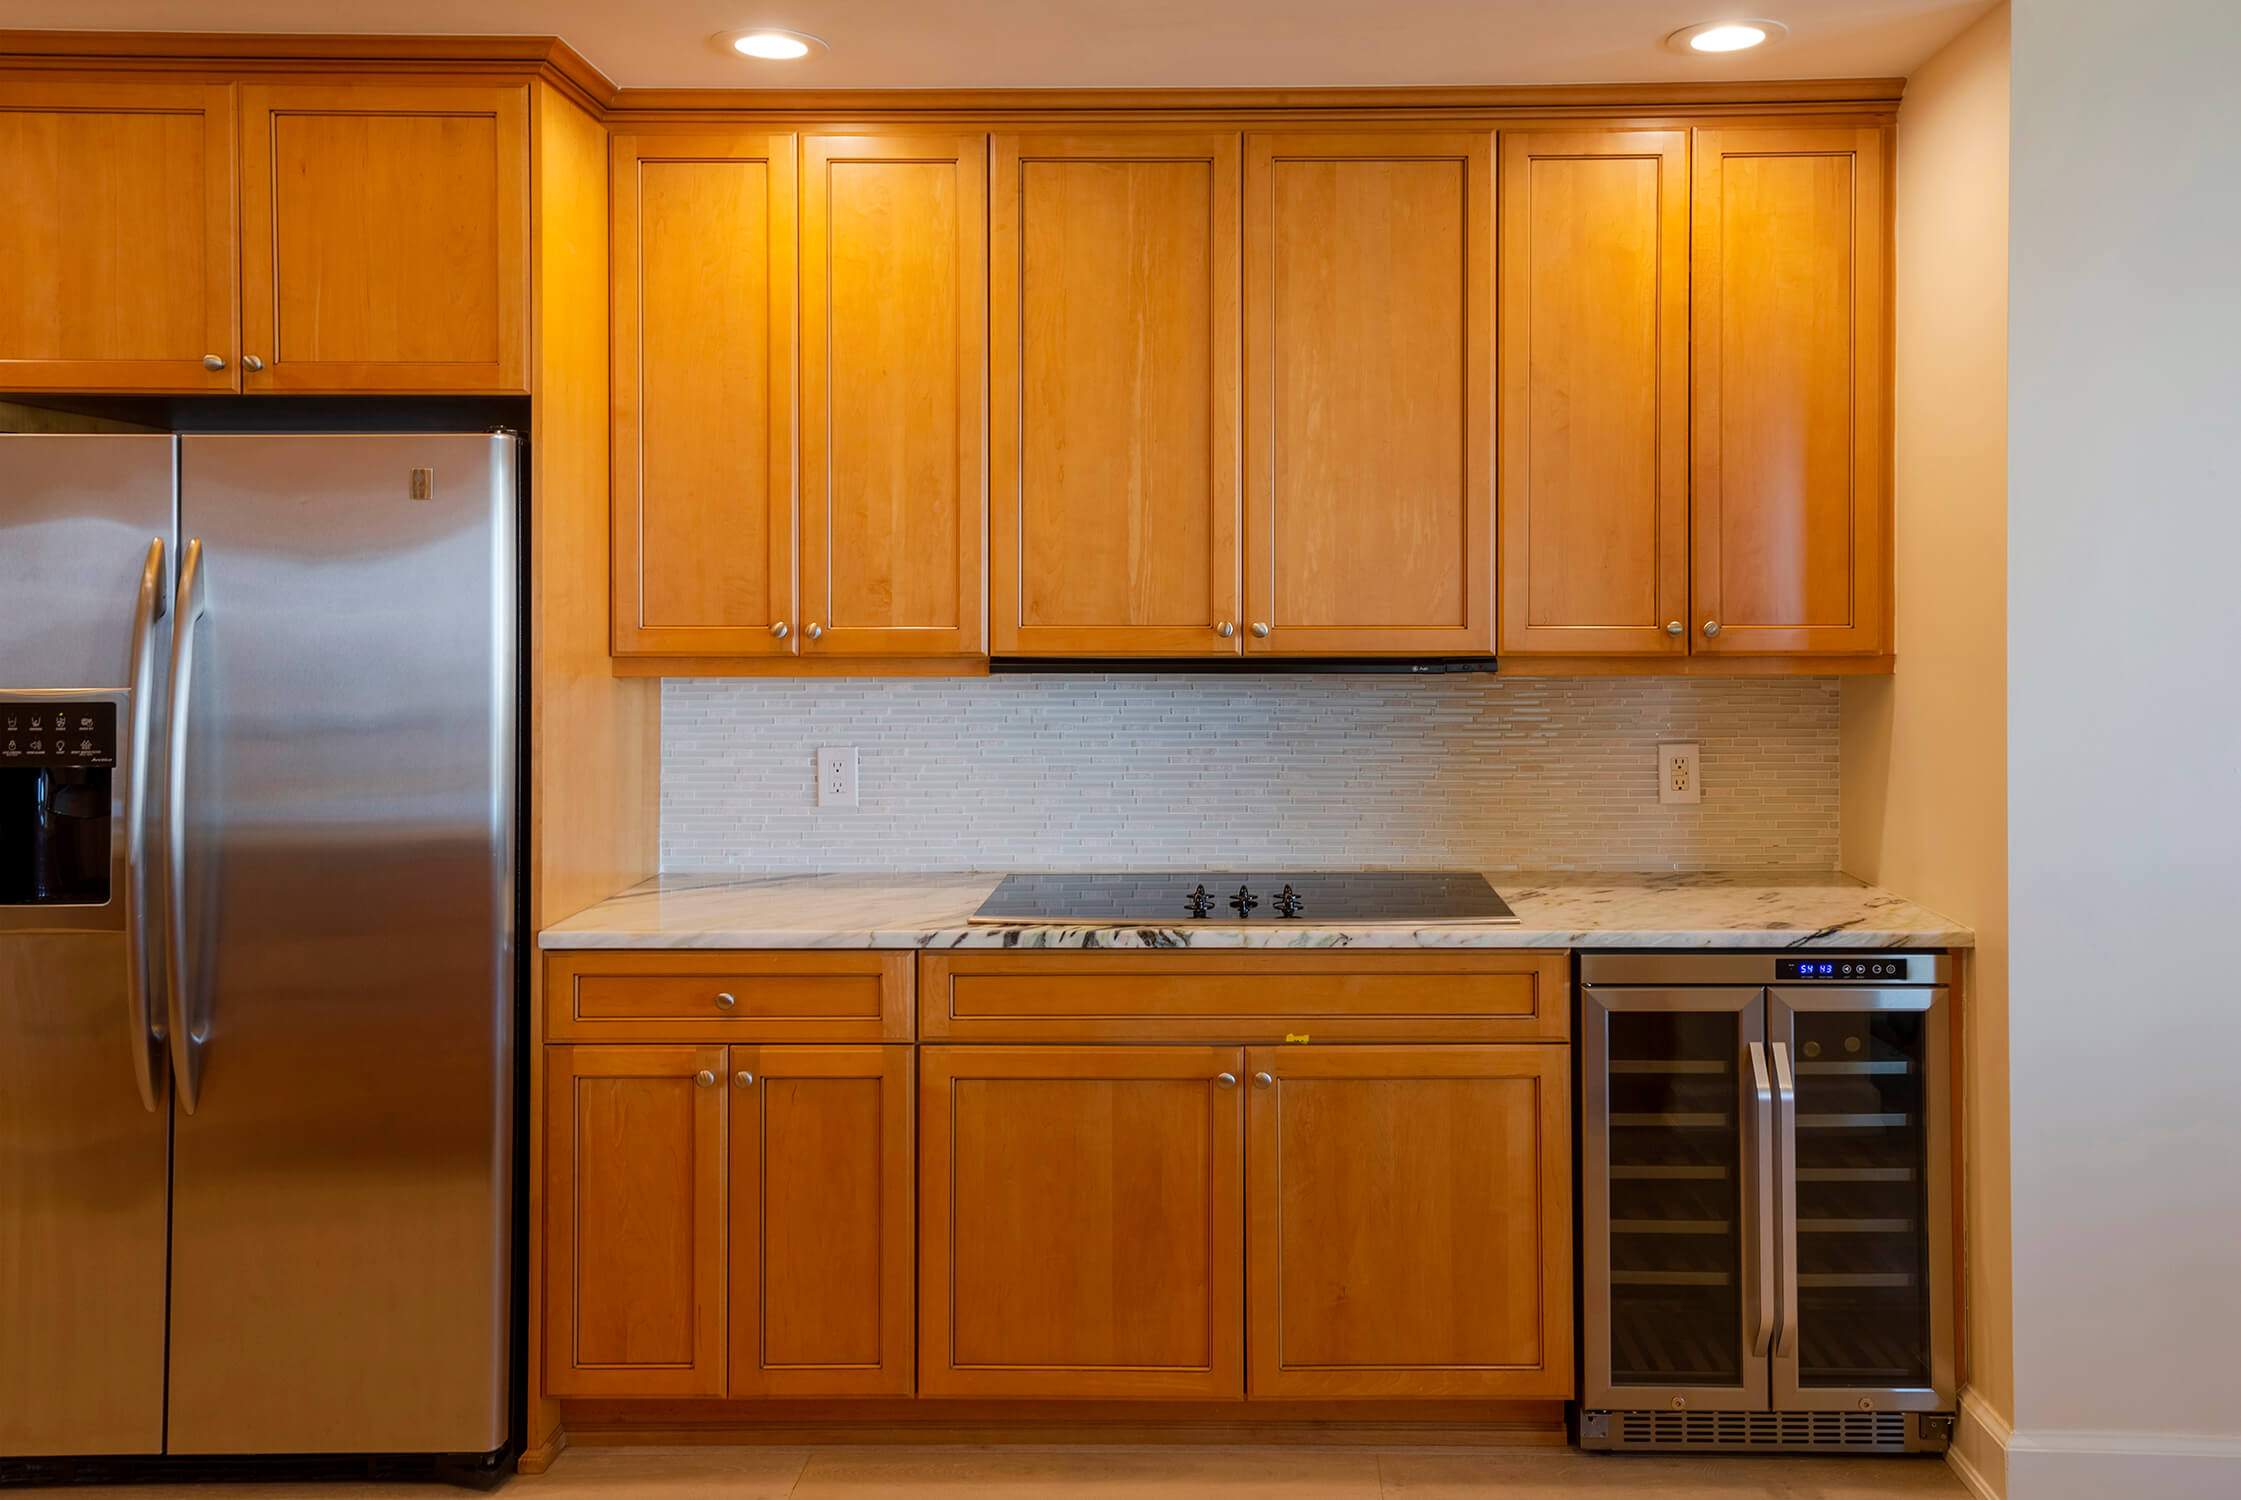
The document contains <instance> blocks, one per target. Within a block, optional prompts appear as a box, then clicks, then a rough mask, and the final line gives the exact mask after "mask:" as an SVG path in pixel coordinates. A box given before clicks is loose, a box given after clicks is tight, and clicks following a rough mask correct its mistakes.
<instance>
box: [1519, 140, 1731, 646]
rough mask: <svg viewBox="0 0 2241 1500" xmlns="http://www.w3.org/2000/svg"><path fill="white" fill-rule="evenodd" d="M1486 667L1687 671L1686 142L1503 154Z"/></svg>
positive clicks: (1540, 147) (1526, 147)
mask: <svg viewBox="0 0 2241 1500" xmlns="http://www.w3.org/2000/svg"><path fill="white" fill-rule="evenodd" d="M1501 192H1502V314H1501V325H1502V362H1501V384H1502V398H1501V407H1502V410H1501V419H1502V429H1501V441H1500V444H1499V452H1500V454H1501V469H1502V493H1501V505H1500V511H1501V533H1502V547H1501V554H1502V566H1501V580H1502V582H1501V595H1502V635H1501V649H1502V654H1503V655H1505V656H1507V655H1511V654H1529V653H1543V652H1553V653H1566V652H1569V653H1577V654H1592V655H1604V656H1610V655H1626V656H1685V655H1687V654H1688V648H1689V643H1688V629H1687V625H1686V620H1687V617H1688V553H1689V540H1688V516H1689V503H1688V409H1689V403H1688V337H1689V328H1688V316H1689V303H1688V299H1689V194H1688V132H1687V131H1685V130H1628V131H1617V130H1601V131H1508V132H1504V134H1503V136H1502V174H1501Z"/></svg>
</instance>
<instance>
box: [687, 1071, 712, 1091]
mask: <svg viewBox="0 0 2241 1500" xmlns="http://www.w3.org/2000/svg"><path fill="white" fill-rule="evenodd" d="M693 1082H695V1083H697V1084H699V1085H700V1086H701V1087H702V1088H704V1089H712V1088H714V1087H715V1086H716V1075H715V1074H714V1073H711V1072H710V1071H708V1069H706V1068H702V1069H701V1070H700V1071H699V1072H697V1073H695V1074H693Z"/></svg>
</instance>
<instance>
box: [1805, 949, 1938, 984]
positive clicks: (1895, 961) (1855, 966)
mask: <svg viewBox="0 0 2241 1500" xmlns="http://www.w3.org/2000/svg"><path fill="white" fill-rule="evenodd" d="M1916 963H1920V964H1922V966H1923V972H1922V973H1921V974H1919V975H1917V974H1916V973H1915V972H1914V971H1913V965H1914V964H1916ZM1929 968H1930V964H1929V960H1927V959H1912V958H1908V957H1905V956H1903V955H1902V956H1899V957H1896V958H1778V959H1776V960H1775V961H1774V977H1775V978H1776V979H1778V980H1780V981H1782V982H1784V983H1789V982H1791V981H1798V982H1804V981H1811V980H1818V981H1821V982H1822V983H1826V984H1858V983H1859V982H1860V981H1861V980H1863V979H1865V980H1868V981H1870V982H1880V983H1883V984H1905V983H1907V982H1908V981H1909V980H1913V979H1917V978H1919V979H1923V980H1927V979H1928V978H1929V977H1930V974H1929Z"/></svg>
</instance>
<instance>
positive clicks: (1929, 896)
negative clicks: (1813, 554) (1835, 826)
mask: <svg viewBox="0 0 2241 1500" xmlns="http://www.w3.org/2000/svg"><path fill="white" fill-rule="evenodd" d="M2007 256H2008V7H2007V6H2005V5H2002V6H2000V7H1999V8H1998V9H1997V10H1994V11H1993V12H1991V13H1990V14H1989V15H1987V16H1986V17H1985V18H1984V19H1983V20H1982V21H1980V22H1978V23H1977V24H1976V25H1975V26H1972V27H1971V28H1970V29H1969V30H1968V31H1966V32H1964V33H1962V34H1961V35H1960V36H1959V37H1957V38H1955V39H1954V41H1953V42H1952V43H1951V44H1950V45H1948V46H1947V47H1946V48H1945V49H1944V50H1943V51H1941V52H1940V53H1938V55H1937V56H1936V57H1934V58H1932V59H1931V60H1930V61H1929V62H1928V63H1926V64H1924V65H1923V67H1922V68H1920V69H1919V70H1918V71H1916V73H1915V74H1914V75H1913V77H1912V79H1911V80H1910V81H1909V82H1908V84H1907V91H1906V100H1905V103H1904V104H1903V105H1902V106H1901V108H1900V111H1899V159H1898V246H1897V268H1898V269H1897V283H1898V317H1897V330H1898V338H1897V342H1898V348H1897V365H1896V371H1897V375H1896V386H1897V402H1896V407H1895V412H1896V420H1897V432H1896V439H1897V455H1896V464H1895V467H1894V471H1893V473H1894V479H1895V485H1896V506H1897V587H1898V597H1899V610H1898V671H1897V674H1896V675H1895V676H1893V677H1889V678H1851V679H1848V680H1847V681H1846V683H1845V686H1844V699H1843V710H1842V729H1841V742H1842V770H1841V778H1842V787H1843V810H1842V815H1841V824H1842V826H1841V834H1840V838H1841V854H1840V860H1841V863H1842V865H1843V867H1844V868H1845V869H1846V870H1848V871H1850V872H1851V873H1853V874H1855V875H1858V876H1861V877H1862V878H1864V879H1867V880H1872V881H1874V882H1876V883H1877V884H1879V885H1885V886H1889V887H1891V888H1893V889H1895V890H1898V891H1900V892H1903V893H1904V894H1905V895H1907V896H1909V897H1912V898H1913V899H1915V900H1917V901H1920V902H1922V903H1923V904H1925V905H1927V906H1929V907H1931V908H1933V909H1935V910H1937V911H1940V912H1943V913H1945V914H1946V915H1948V916H1951V917H1954V918H1956V919H1958V920H1960V921H1963V922H1966V923H1967V924H1968V925H1970V926H1971V927H1974V928H1975V929H1976V931H1977V934H1978V944H1979V946H1978V948H1977V953H1976V961H1975V962H1974V963H1973V965H1971V967H1970V969H1969V974H1968V978H1969V984H1968V988H1967V993H1966V997H1965V1002H1964V1010H1963V1026H1964V1043H1963V1046H1964V1051H1965V1063H1964V1067H1965V1073H1964V1088H1965V1090H1966V1110H1967V1116H1968V1118H1967V1122H1966V1135H1965V1138H1964V1146H1963V1150H1964V1153H1965V1157H1966V1187H1965V1190H1964V1191H1965V1194H1966V1197H1965V1220H1966V1223H1965V1230H1964V1234H1965V1244H1966V1251H1965V1253H1966V1255H1967V1259H1968V1271H1967V1293H1966V1295H1967V1321H1966V1324H1965V1327H1966V1331H1967V1340H1968V1364H1969V1376H1968V1383H1969V1386H1970V1388H1971V1389H1972V1390H1973V1391H1974V1392H1975V1394H1976V1396H1977V1398H1979V1399H1980V1400H1981V1401H1982V1402H1983V1403H1984V1405H1986V1406H1988V1407H1989V1408H1990V1409H1991V1411H1992V1413H1993V1414H1994V1415H1995V1416H1996V1418H1997V1420H1998V1422H1999V1423H2000V1424H2001V1425H2003V1426H2004V1425H2005V1424H2008V1423H2012V1421H2013V1420H2014V1411H2015V1364H2014V1316H2013V1310H2014V1308H2013V1296H2012V1292H2011V1288H2010V1266H2011V1252H2010V1240H2009V1209H2008V1081H2007V1080H2008V992H2007V990H2008V943H2007V925H2008V923H2007V704H2006V680H2007V587H2006V582H2007V555H2006V549H2007V336H2008V319H2007V292H2008V286H2007V283H2008V267H2007Z"/></svg>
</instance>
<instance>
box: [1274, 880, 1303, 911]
mask: <svg viewBox="0 0 2241 1500" xmlns="http://www.w3.org/2000/svg"><path fill="white" fill-rule="evenodd" d="M1275 905H1276V914H1277V915H1278V916H1280V917H1296V916H1298V915H1299V909H1300V908H1301V907H1302V906H1304V905H1306V903H1305V902H1303V901H1301V900H1300V898H1299V892H1298V891H1295V890H1293V889H1292V888H1291V887H1290V886H1288V885H1287V886H1285V887H1284V889H1282V890H1280V891H1278V892H1277V893H1276V902H1275Z"/></svg>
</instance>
